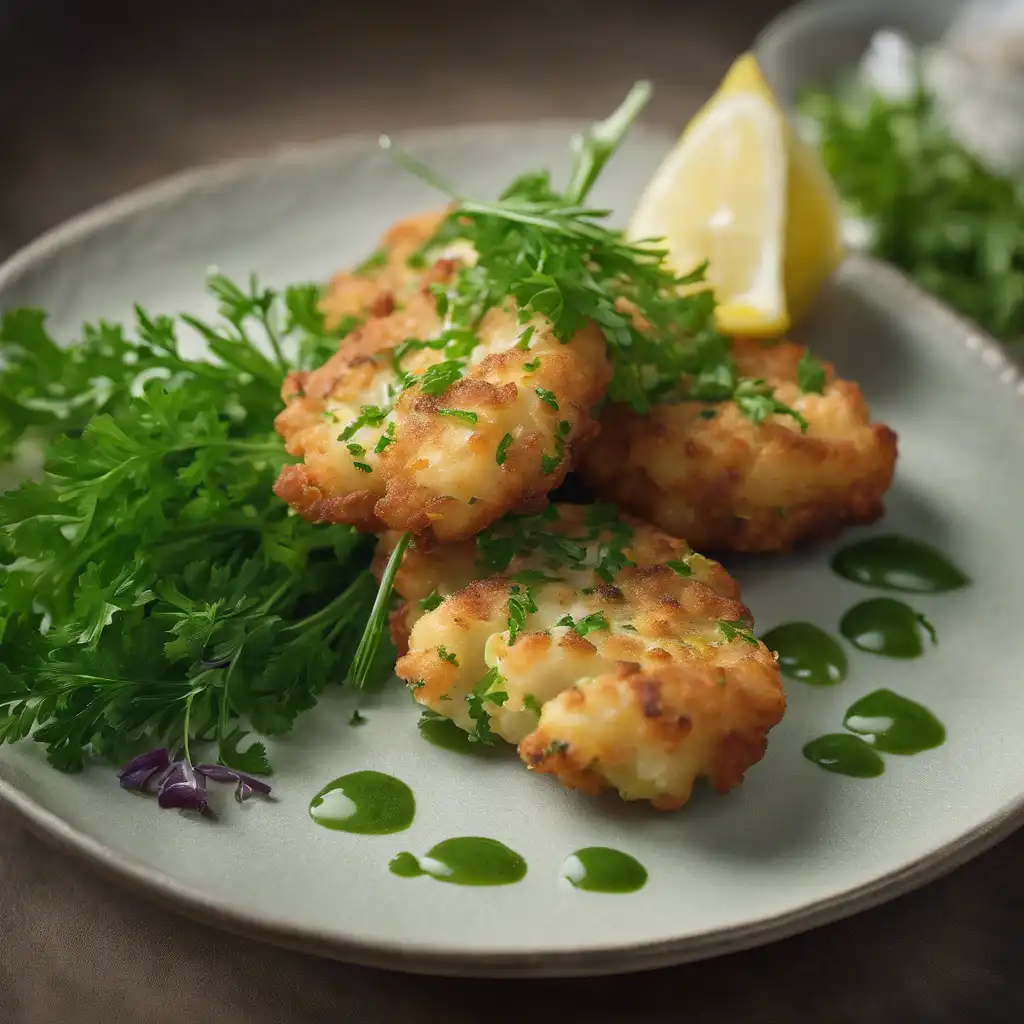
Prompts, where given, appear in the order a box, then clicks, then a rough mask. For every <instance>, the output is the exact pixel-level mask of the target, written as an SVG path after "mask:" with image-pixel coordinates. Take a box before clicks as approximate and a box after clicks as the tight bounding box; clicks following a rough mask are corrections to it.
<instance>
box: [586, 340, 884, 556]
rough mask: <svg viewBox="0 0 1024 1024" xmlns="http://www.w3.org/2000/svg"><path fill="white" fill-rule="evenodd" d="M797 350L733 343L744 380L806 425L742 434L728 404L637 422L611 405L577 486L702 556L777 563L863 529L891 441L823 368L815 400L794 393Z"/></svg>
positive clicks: (662, 409)
mask: <svg viewBox="0 0 1024 1024" xmlns="http://www.w3.org/2000/svg"><path fill="white" fill-rule="evenodd" d="M804 351H805V349H803V348H802V347H800V346H798V345H795V344H793V343H791V342H780V343H778V344H774V345H771V344H769V345H766V344H765V343H763V342H760V341H753V340H737V341H736V342H734V345H733V356H734V359H735V361H736V365H737V368H738V371H739V373H740V374H741V375H742V376H744V377H753V378H764V379H765V380H767V381H768V383H769V384H771V385H773V386H774V387H775V395H776V397H777V398H778V399H779V400H781V401H782V402H784V403H785V404H787V405H789V406H791V407H792V408H793V409H795V410H796V411H797V412H799V413H800V414H801V415H802V416H803V417H804V418H805V419H806V420H807V424H808V427H807V431H806V433H801V432H800V428H799V425H798V424H797V423H796V421H795V420H794V419H793V418H792V417H789V416H781V415H774V416H770V417H769V418H768V419H767V420H766V421H765V422H763V423H760V424H756V423H753V422H751V420H750V419H748V418H747V417H746V416H744V415H743V413H742V412H741V411H740V409H739V408H738V407H737V406H736V404H735V403H733V402H726V403H702V402H680V403H677V404H672V405H659V406H655V407H654V408H653V409H652V410H651V412H650V414H649V415H646V416H640V415H638V414H637V413H635V412H633V411H632V410H631V409H629V408H626V407H624V406H621V405H613V406H610V407H608V408H607V409H606V410H605V412H604V413H603V415H602V417H601V439H600V441H598V442H597V443H596V444H594V445H593V446H592V447H591V449H590V450H589V452H587V453H586V454H585V455H584V457H583V460H582V463H581V466H580V470H581V473H582V476H583V478H584V480H585V481H586V483H587V484H588V486H589V487H590V488H592V490H593V491H594V492H595V493H596V494H597V495H598V496H599V497H600V498H602V499H604V500H607V501H615V502H618V503H619V504H620V505H621V506H622V507H623V508H625V509H628V510H629V511H630V512H632V513H634V514H636V515H638V516H641V517H643V518H644V519H646V520H648V521H649V522H652V523H654V524H656V525H658V526H660V527H661V528H662V529H664V530H667V531H668V532H669V533H673V534H676V535H678V536H683V537H686V538H687V539H688V540H689V541H690V543H691V544H693V545H694V546H695V547H697V548H700V549H703V550H711V551H714V550H734V551H784V550H787V549H789V548H790V547H792V546H793V545H794V544H796V543H797V542H799V541H804V540H814V539H823V538H828V537H832V536H834V535H835V534H837V533H839V532H840V531H841V530H842V529H843V528H844V527H846V526H850V525H853V524H858V523H871V522H874V521H875V520H876V519H877V518H879V516H881V515H882V513H883V511H884V510H883V505H882V497H883V495H884V494H885V492H886V491H887V490H888V488H889V486H890V485H891V483H892V478H893V472H894V470H895V465H896V434H895V433H894V432H893V431H892V430H890V429H889V427H887V426H884V425H882V424H879V423H871V422H870V414H869V410H868V406H867V403H866V402H865V400H864V396H863V394H862V393H861V390H860V388H859V387H858V386H857V385H856V384H855V383H853V382H852V381H847V380H842V379H840V378H838V377H837V376H836V375H835V370H834V368H833V367H832V365H831V364H829V363H823V364H822V365H823V366H824V369H825V372H826V385H825V388H824V393H823V394H816V393H806V392H804V391H802V390H801V389H800V387H799V385H798V383H797V379H798V378H797V364H798V363H799V361H800V358H801V356H802V355H803V354H804Z"/></svg>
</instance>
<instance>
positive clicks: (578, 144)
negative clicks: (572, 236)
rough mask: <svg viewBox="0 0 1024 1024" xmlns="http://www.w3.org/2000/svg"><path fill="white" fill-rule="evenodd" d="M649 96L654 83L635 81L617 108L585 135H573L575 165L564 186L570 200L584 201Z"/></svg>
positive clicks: (572, 201) (575, 201) (645, 104)
mask: <svg viewBox="0 0 1024 1024" xmlns="http://www.w3.org/2000/svg"><path fill="white" fill-rule="evenodd" d="M650 98H651V83H650V82H634V83H633V88H632V89H630V90H629V95H627V96H626V98H625V99H624V100H623V101H622V103H621V104H620V105H619V107H618V109H617V110H615V111H614V112H613V113H612V114H611V115H609V116H608V117H607V118H605V120H603V121H598V122H597V123H596V124H595V125H594V126H593V127H592V128H591V129H590V131H589V132H587V134H586V135H576V136H574V138H573V140H572V149H573V157H574V159H573V167H572V171H571V172H570V174H569V187H568V188H567V189H566V190H565V198H566V199H567V200H568V201H569V202H571V203H581V202H583V200H584V198H585V197H586V195H587V193H588V192H589V191H590V189H591V188H592V187H593V185H594V182H595V181H596V180H597V177H598V175H599V174H600V173H601V171H602V169H603V168H604V165H605V164H606V163H607V162H608V160H609V158H610V157H611V156H612V154H613V153H614V152H615V151H616V149H618V147H619V143H620V142H621V141H622V137H623V136H624V135H625V134H626V132H627V131H629V127H630V125H632V123H633V122H634V121H635V120H636V119H637V116H638V115H639V113H640V111H641V110H643V108H644V107H645V106H647V101H648V100H649V99H650Z"/></svg>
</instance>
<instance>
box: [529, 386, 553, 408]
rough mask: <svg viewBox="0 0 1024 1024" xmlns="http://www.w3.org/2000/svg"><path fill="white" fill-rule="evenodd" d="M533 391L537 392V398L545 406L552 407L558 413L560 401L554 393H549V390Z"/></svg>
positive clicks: (538, 389) (536, 389)
mask: <svg viewBox="0 0 1024 1024" xmlns="http://www.w3.org/2000/svg"><path fill="white" fill-rule="evenodd" d="M533 390H534V391H536V392H537V397H538V398H539V399H540V400H541V401H542V402H543V403H544V404H545V405H550V406H551V408H552V409H554V410H555V412H558V399H557V398H555V393H554V392H553V391H548V389H547V388H534V389H533Z"/></svg>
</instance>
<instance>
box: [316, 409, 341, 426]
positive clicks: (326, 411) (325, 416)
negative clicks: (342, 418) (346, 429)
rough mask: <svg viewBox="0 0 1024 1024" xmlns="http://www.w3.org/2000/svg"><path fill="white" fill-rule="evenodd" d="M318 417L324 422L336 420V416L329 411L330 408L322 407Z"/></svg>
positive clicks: (335, 421) (334, 421)
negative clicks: (322, 409)
mask: <svg viewBox="0 0 1024 1024" xmlns="http://www.w3.org/2000/svg"><path fill="white" fill-rule="evenodd" d="M320 419H322V420H323V421H324V422H326V423H337V422H338V417H337V416H335V415H334V413H333V412H331V410H330V409H324V411H323V412H322V413H320Z"/></svg>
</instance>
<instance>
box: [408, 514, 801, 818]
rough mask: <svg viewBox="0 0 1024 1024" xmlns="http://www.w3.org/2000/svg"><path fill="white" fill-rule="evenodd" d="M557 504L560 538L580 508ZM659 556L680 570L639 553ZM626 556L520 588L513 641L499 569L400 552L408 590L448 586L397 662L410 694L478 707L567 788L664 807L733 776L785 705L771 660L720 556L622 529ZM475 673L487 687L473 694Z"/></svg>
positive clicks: (440, 706)
mask: <svg viewBox="0 0 1024 1024" xmlns="http://www.w3.org/2000/svg"><path fill="white" fill-rule="evenodd" d="M558 509H559V512H560V513H562V514H563V519H560V521H559V523H553V524H552V527H553V529H556V528H557V529H558V530H559V531H564V532H565V533H566V535H569V536H571V534H572V529H573V528H574V527H575V528H577V529H578V528H579V527H580V526H581V523H582V520H583V517H584V516H585V515H586V508H585V507H579V506H558ZM678 546H681V547H682V549H683V550H682V551H680V548H679V547H678ZM656 552H657V554H658V555H659V556H660V555H665V554H668V555H669V556H670V557H669V559H668V561H672V562H676V561H679V560H680V559H679V558H678V557H677V556H678V555H680V554H683V555H684V559H685V560H686V563H687V565H688V566H690V568H691V570H692V571H691V573H690V575H685V574H684V573H681V572H680V571H679V570H678V568H672V567H670V566H669V565H667V564H663V563H658V562H654V561H651V562H647V561H645V557H644V556H645V555H647V556H654V554H655V553H656ZM630 553H631V554H632V555H633V556H634V560H635V561H637V562H638V564H637V565H635V566H627V567H625V568H623V569H622V570H621V571H619V572H618V573H617V574H616V576H615V578H614V580H613V581H612V583H611V584H607V583H605V584H603V585H597V586H589V585H586V584H587V580H588V579H591V580H592V579H593V577H592V576H588V575H587V574H582V578H574V579H573V580H572V581H569V580H567V579H559V580H557V581H547V582H543V583H531V584H529V589H530V595H529V596H530V598H532V602H533V607H534V608H535V610H534V611H532V612H530V613H528V614H527V616H526V621H525V623H524V624H523V627H522V632H520V633H519V635H518V636H517V637H516V638H515V639H514V642H512V637H511V634H510V632H509V602H510V599H511V598H513V597H516V598H520V599H521V598H522V597H523V596H524V594H523V584H521V583H517V582H515V581H514V580H513V579H512V578H510V576H509V575H503V576H491V577H488V578H486V579H475V580H472V581H471V582H468V583H461V581H463V580H464V579H465V577H466V574H467V573H471V572H472V571H473V561H472V558H470V557H469V555H468V552H467V551H466V550H465V546H463V545H454V546H452V549H451V550H449V548H437V549H436V550H434V551H432V552H429V553H428V552H422V551H412V552H410V553H409V555H407V556H406V557H407V558H409V562H408V563H405V562H403V565H402V568H401V570H400V574H401V579H402V582H403V585H404V586H405V588H406V591H407V594H406V596H407V597H409V595H411V594H414V593H421V592H422V591H423V589H424V588H426V586H427V585H428V584H433V585H434V586H435V587H438V585H439V583H448V582H449V581H450V582H452V583H454V584H460V583H461V585H459V586H458V588H457V589H454V590H453V591H452V592H449V593H448V596H447V597H445V599H444V601H443V602H442V603H441V604H440V605H439V606H437V607H436V608H435V609H434V610H432V611H430V612H427V613H426V614H423V615H422V616H420V617H419V618H418V619H417V621H415V623H414V625H413V626H412V631H411V636H410V637H409V652H408V653H407V654H406V655H404V656H403V657H402V658H400V659H399V661H398V664H397V666H396V672H397V674H398V675H399V677H400V678H402V679H405V680H406V681H407V682H409V683H410V685H411V686H412V687H413V693H414V696H415V697H416V699H417V700H418V701H419V702H420V703H421V704H424V705H425V706H426V707H428V708H430V709H431V710H432V711H434V712H436V713H437V714H441V715H444V716H446V717H449V718H451V719H453V720H454V721H455V722H456V724H458V725H459V726H460V727H461V728H463V729H466V730H467V731H473V730H474V729H476V728H477V727H478V722H479V720H480V712H481V709H483V710H484V711H485V712H486V715H487V719H488V723H489V728H490V729H491V730H492V731H493V733H494V734H495V735H497V736H500V737H502V738H504V739H506V740H508V741H509V742H513V743H518V745H519V752H520V755H521V756H522V758H523V760H524V762H525V763H526V764H527V766H528V767H529V768H531V769H532V770H534V771H537V772H540V773H548V774H554V775H556V776H557V777H558V778H559V779H560V780H561V781H562V782H563V784H565V785H566V786H569V787H571V788H578V789H582V790H583V791H585V792H588V793H596V792H599V791H600V790H602V789H607V788H614V789H617V790H618V791H619V793H620V794H621V795H622V796H623V797H624V798H626V799H631V800H633V799H636V800H649V801H650V802H651V803H652V804H653V805H654V806H655V807H658V808H662V809H672V808H676V807H680V806H682V805H683V804H684V803H686V801H687V800H688V799H689V797H690V792H691V790H692V787H693V784H694V781H695V780H696V779H697V778H699V777H706V778H708V779H709V781H710V782H711V784H712V786H713V787H714V788H716V789H718V790H720V791H723V792H724V791H725V790H728V789H730V788H732V787H733V786H735V785H736V784H738V783H739V782H740V781H741V780H742V777H743V774H744V772H745V771H746V769H747V768H749V767H750V766H751V765H752V764H754V763H756V762H757V761H758V760H759V759H760V758H761V757H762V756H763V754H764V750H765V745H766V742H767V734H768V731H769V730H770V729H771V727H772V726H774V725H775V724H776V723H777V722H778V721H779V720H780V719H781V717H782V715H783V712H784V710H785V696H784V693H783V689H782V684H781V680H780V677H779V672H778V667H777V664H776V660H775V657H774V655H773V654H772V653H771V652H770V651H769V650H768V649H767V648H766V647H765V646H764V645H763V644H761V643H760V642H759V641H757V640H756V639H755V638H754V636H753V634H752V633H751V632H750V625H751V618H750V613H749V611H748V610H747V609H746V608H745V607H744V606H743V605H742V604H741V603H740V602H739V601H738V600H737V597H738V591H737V588H736V586H735V583H734V582H733V581H732V580H731V579H729V577H728V576H726V575H725V574H724V572H723V571H722V570H721V567H719V566H717V565H715V564H714V563H712V562H710V561H708V560H707V559H703V558H702V556H699V555H694V554H692V552H689V548H688V547H686V545H684V544H683V543H682V542H681V541H676V540H674V539H672V538H668V537H666V536H665V535H664V534H662V533H661V531H658V530H656V529H655V528H653V527H649V526H642V525H638V526H635V527H634V538H633V541H632V546H631V548H630ZM410 556H411V557H410ZM442 563H444V566H443V567H442ZM449 563H450V567H449ZM523 567H531V568H535V567H538V566H537V563H536V562H534V563H530V564H528V565H525V566H523ZM542 567H543V568H544V569H545V571H549V572H551V573H552V574H553V573H554V570H552V569H551V567H550V566H548V565H543V566H542ZM508 571H509V572H512V571H515V572H521V571H522V568H521V567H520V565H518V564H514V565H513V566H510V568H509V570H508ZM421 574H422V576H423V577H424V579H423V580H422V582H421V581H420V576H421ZM563 575H567V574H563ZM517 588H518V589H517ZM410 603H411V601H410ZM406 614H407V615H409V614H410V613H409V612H407V613H406ZM566 616H568V619H567V618H566ZM410 617H413V616H411V615H410ZM581 620H587V623H588V625H587V628H586V629H583V628H582V627H580V628H577V627H578V625H579V623H580V622H581ZM720 623H725V624H727V628H725V629H723V627H722V626H721V625H720ZM402 624H403V627H404V625H405V620H403V623H402ZM489 672H492V673H496V675H491V676H488V673H489ZM485 677H487V678H488V679H489V680H490V681H491V685H490V689H489V690H488V691H487V692H484V693H481V692H476V693H474V691H473V688H474V686H476V685H477V684H478V683H479V682H480V680H482V679H484V678H485ZM488 693H490V694H492V695H494V699H493V700H488V696H487V694H488ZM538 711H539V714H538Z"/></svg>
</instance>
